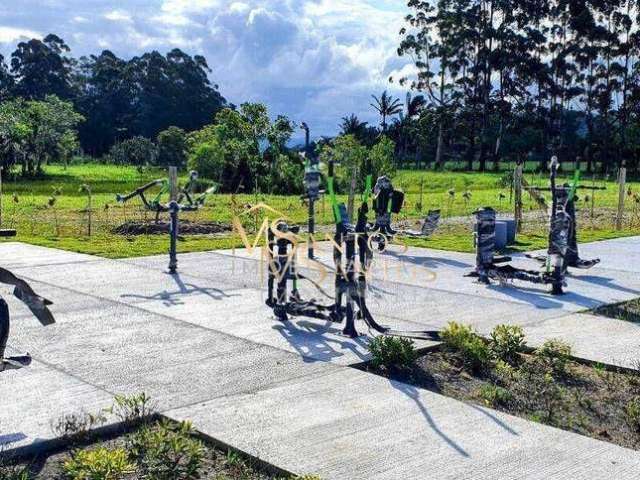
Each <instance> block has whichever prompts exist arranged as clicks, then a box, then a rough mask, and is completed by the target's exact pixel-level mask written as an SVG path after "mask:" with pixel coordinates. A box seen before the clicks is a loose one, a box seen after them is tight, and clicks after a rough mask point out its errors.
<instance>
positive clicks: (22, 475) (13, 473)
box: [0, 451, 32, 480]
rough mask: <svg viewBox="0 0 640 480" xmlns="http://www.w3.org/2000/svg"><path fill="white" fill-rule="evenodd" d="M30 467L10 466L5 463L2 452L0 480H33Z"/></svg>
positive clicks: (0, 457)
mask: <svg viewBox="0 0 640 480" xmlns="http://www.w3.org/2000/svg"><path fill="white" fill-rule="evenodd" d="M31 478H32V476H31V472H30V471H29V468H28V467H25V466H22V465H8V464H5V463H3V460H2V452H1V451H0V480H31Z"/></svg>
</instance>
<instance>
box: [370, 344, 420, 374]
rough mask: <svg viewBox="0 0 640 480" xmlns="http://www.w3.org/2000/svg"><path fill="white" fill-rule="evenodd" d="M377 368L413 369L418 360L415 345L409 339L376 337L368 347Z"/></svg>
mask: <svg viewBox="0 0 640 480" xmlns="http://www.w3.org/2000/svg"><path fill="white" fill-rule="evenodd" d="M367 348H368V349H369V353H371V363H372V365H373V366H374V367H376V368H384V369H386V370H394V369H395V370H401V369H405V368H409V367H411V365H413V363H414V362H415V361H416V358H418V354H417V352H416V349H415V346H414V343H413V341H412V340H410V339H408V338H399V337H387V336H384V335H381V336H379V337H375V338H374V339H373V340H371V342H369V345H368V347H367Z"/></svg>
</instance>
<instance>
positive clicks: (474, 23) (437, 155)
mask: <svg viewBox="0 0 640 480" xmlns="http://www.w3.org/2000/svg"><path fill="white" fill-rule="evenodd" d="M408 8H409V10H410V13H409V14H408V15H407V17H406V25H405V26H404V27H403V28H402V29H401V31H400V43H399V47H398V55H400V56H401V57H405V58H409V59H411V62H412V64H413V67H414V69H413V72H412V73H411V74H409V75H406V76H404V77H402V78H398V79H394V78H391V79H390V80H391V81H392V82H393V81H398V82H399V83H400V84H401V85H404V86H407V87H409V88H410V89H411V91H412V92H413V94H411V93H410V94H408V95H407V100H406V102H401V101H399V100H398V99H394V98H392V97H391V96H389V95H388V94H387V93H386V92H385V93H384V94H383V95H381V96H379V97H375V101H374V103H373V104H372V107H373V108H374V109H375V110H376V111H377V112H378V113H379V114H380V116H381V123H380V126H381V130H382V131H384V132H385V133H387V135H389V136H391V137H392V138H393V139H394V140H395V142H396V155H397V157H398V158H397V160H398V161H400V162H402V163H404V164H405V165H413V164H415V166H417V167H420V166H421V165H423V164H424V163H425V162H426V163H427V164H430V165H432V166H434V167H436V168H440V167H442V166H443V165H444V164H445V162H447V161H451V160H454V161H457V162H459V163H462V164H463V165H465V166H466V168H467V169H472V168H473V166H474V165H477V166H478V168H479V169H480V170H486V169H487V168H489V167H490V166H493V167H495V168H499V166H500V163H501V162H504V161H518V160H520V161H526V160H529V161H531V160H533V161H535V162H538V163H539V165H540V168H545V164H546V162H547V161H548V159H549V156H550V155H552V154H557V155H558V156H559V158H560V160H561V161H563V162H569V161H571V162H573V161H580V162H584V163H586V166H587V168H588V170H589V171H593V170H596V169H598V170H601V171H603V172H607V171H611V170H612V169H615V168H616V167H617V166H619V165H621V164H622V163H623V162H624V163H626V165H627V166H628V167H630V168H632V169H634V170H636V171H637V170H638V168H639V167H640V31H639V26H640V2H638V1H637V0H551V1H549V0H508V1H507V0H438V1H435V2H434V1H420V0H409V1H408ZM390 119H391V120H390ZM342 131H343V132H349V133H353V134H356V135H357V136H358V137H359V138H361V139H362V140H363V141H367V139H368V138H370V137H371V135H372V133H373V132H372V130H371V127H370V126H368V125H366V124H364V123H362V122H360V121H359V120H358V119H357V117H355V116H353V115H352V116H351V117H345V118H344V119H343V124H342Z"/></svg>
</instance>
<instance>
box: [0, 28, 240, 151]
mask: <svg viewBox="0 0 640 480" xmlns="http://www.w3.org/2000/svg"><path fill="white" fill-rule="evenodd" d="M210 72H211V70H210V69H209V66H208V64H207V61H206V60H205V58H204V57H202V56H198V55H196V56H190V55H188V54H186V53H184V52H183V51H181V50H179V49H174V50H171V51H170V52H169V53H167V54H166V55H162V54H160V53H158V52H156V51H153V52H148V53H145V54H143V55H141V56H136V57H133V58H131V59H129V60H125V59H122V58H119V57H118V56H116V55H115V54H114V53H112V52H110V51H108V50H105V51H103V52H102V53H100V54H99V55H89V56H83V57H80V58H79V59H76V58H74V57H72V56H71V55H70V49H69V47H68V45H67V44H66V43H65V41H64V40H63V39H62V38H60V37H58V36H56V35H53V34H49V35H47V36H46V37H45V38H43V39H42V40H39V39H31V40H29V41H25V42H21V43H19V44H18V45H17V47H16V49H15V51H14V52H13V53H12V54H11V56H10V58H8V59H5V58H3V57H2V56H1V55H0V102H2V103H5V102H7V101H11V100H16V99H18V98H19V99H22V100H24V101H27V102H29V101H34V102H37V101H45V100H46V99H47V98H48V97H49V98H52V96H55V97H57V98H58V99H60V100H61V101H64V102H68V103H70V104H71V105H72V106H73V108H74V110H75V111H76V112H77V113H79V114H80V115H81V116H82V117H83V118H84V121H82V122H81V123H79V124H78V140H79V142H80V145H81V146H82V148H83V150H84V151H85V152H86V153H87V154H89V155H93V156H101V155H103V154H105V153H107V152H108V151H109V150H110V148H111V147H112V146H113V145H114V144H115V143H117V142H119V141H121V140H123V139H127V138H132V137H136V136H143V137H146V138H155V137H156V136H157V135H158V134H159V133H160V132H161V131H163V130H165V129H167V128H168V127H170V126H175V127H178V128H181V129H184V130H187V131H191V130H196V129H199V128H201V127H202V126H204V125H206V124H207V123H209V122H211V120H212V119H213V117H214V116H215V114H216V113H217V112H219V111H220V110H221V109H222V108H224V107H226V106H228V104H227V101H226V100H225V98H224V97H223V96H222V95H221V94H220V92H219V91H218V86H217V85H215V84H212V83H211V81H210V80H209V76H208V75H209V73H210Z"/></svg>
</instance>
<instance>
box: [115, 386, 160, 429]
mask: <svg viewBox="0 0 640 480" xmlns="http://www.w3.org/2000/svg"><path fill="white" fill-rule="evenodd" d="M109 411H110V413H113V414H114V415H115V416H116V417H117V418H119V419H120V421H121V422H124V423H135V422H139V421H143V420H147V419H149V418H151V416H152V415H153V413H154V404H153V402H152V401H151V398H150V397H149V396H148V395H147V394H146V393H144V392H142V393H138V394H136V395H128V396H127V395H116V396H115V398H114V402H113V406H112V407H111V409H110V410H109Z"/></svg>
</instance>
